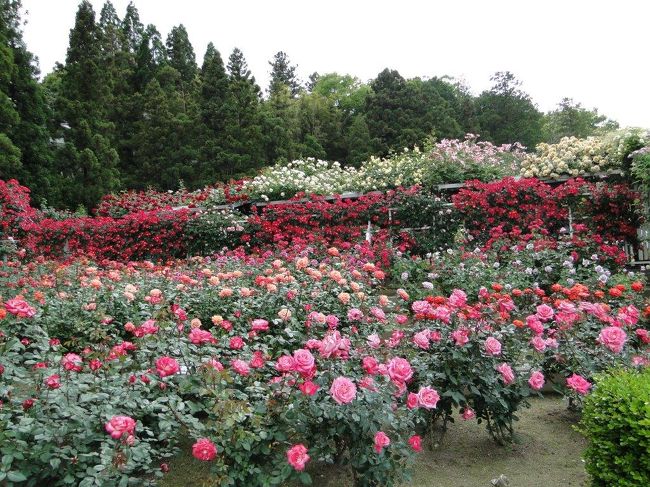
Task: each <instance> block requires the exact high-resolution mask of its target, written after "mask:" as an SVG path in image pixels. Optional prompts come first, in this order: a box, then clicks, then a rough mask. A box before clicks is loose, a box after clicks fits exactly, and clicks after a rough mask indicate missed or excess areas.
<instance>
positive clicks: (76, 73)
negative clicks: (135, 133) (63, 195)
mask: <svg viewBox="0 0 650 487" xmlns="http://www.w3.org/2000/svg"><path fill="white" fill-rule="evenodd" d="M103 61H104V58H103V53H102V32H101V30H100V28H99V26H98V24H96V23H95V12H94V10H93V8H92V5H91V4H90V2H88V1H83V2H82V3H81V4H80V5H79V9H78V11H77V15H76V18H75V25H74V27H73V28H72V30H71V31H70V45H69V47H68V52H67V56H66V64H65V68H64V70H63V72H62V73H61V87H60V89H61V91H60V97H59V99H58V107H57V108H58V110H59V117H60V120H61V122H62V123H61V128H62V130H61V131H60V135H62V138H63V141H64V146H63V148H61V149H60V150H59V151H58V155H57V156H58V157H57V161H58V165H59V168H58V169H59V170H60V171H61V174H62V175H63V177H64V179H65V182H66V184H67V185H69V187H70V188H71V189H70V191H69V192H68V193H67V194H68V197H67V202H68V204H69V205H70V206H72V207H74V206H77V205H84V206H85V207H87V208H91V207H93V206H95V205H96V204H97V202H98V201H99V199H100V198H101V197H102V195H104V194H106V193H108V192H110V191H112V190H114V189H117V187H118V185H119V180H118V175H119V173H118V169H117V167H118V161H119V159H118V154H117V152H116V151H115V149H114V148H113V147H112V146H111V143H110V141H111V138H112V136H114V132H113V131H114V125H113V124H112V123H110V121H109V119H108V115H109V104H110V100H111V93H110V88H111V85H110V78H109V73H107V71H106V70H105V69H104V67H103V65H102V63H103Z"/></svg>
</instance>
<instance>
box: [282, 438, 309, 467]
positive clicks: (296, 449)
mask: <svg viewBox="0 0 650 487" xmlns="http://www.w3.org/2000/svg"><path fill="white" fill-rule="evenodd" d="M307 451H308V450H307V447H305V445H303V444H300V443H299V444H297V445H293V446H292V447H291V448H289V450H287V461H288V462H289V465H291V466H292V467H293V468H295V469H296V470H297V471H298V472H302V471H303V470H304V469H305V465H306V464H307V462H308V461H309V455H307Z"/></svg>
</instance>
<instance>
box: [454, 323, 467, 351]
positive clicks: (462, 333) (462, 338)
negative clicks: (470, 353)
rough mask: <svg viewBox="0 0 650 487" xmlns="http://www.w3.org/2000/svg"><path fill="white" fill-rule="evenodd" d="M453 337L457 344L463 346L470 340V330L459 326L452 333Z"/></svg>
mask: <svg viewBox="0 0 650 487" xmlns="http://www.w3.org/2000/svg"><path fill="white" fill-rule="evenodd" d="M451 338H453V340H454V342H456V345H458V346H459V347H462V346H463V345H465V344H466V343H467V342H469V330H468V329H466V328H459V329H457V330H454V331H453V332H452V333H451Z"/></svg>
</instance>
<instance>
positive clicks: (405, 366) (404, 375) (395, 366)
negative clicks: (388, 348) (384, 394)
mask: <svg viewBox="0 0 650 487" xmlns="http://www.w3.org/2000/svg"><path fill="white" fill-rule="evenodd" d="M387 369H388V376H389V377H390V378H391V379H392V380H393V381H394V382H402V383H403V382H406V381H407V380H409V379H410V378H411V377H413V369H412V368H411V364H409V362H408V360H406V359H404V358H401V357H395V358H393V359H391V360H390V362H388V366H387Z"/></svg>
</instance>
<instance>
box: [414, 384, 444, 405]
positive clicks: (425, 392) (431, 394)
mask: <svg viewBox="0 0 650 487" xmlns="http://www.w3.org/2000/svg"><path fill="white" fill-rule="evenodd" d="M439 400H440V395H439V394H438V391H436V390H435V389H433V388H432V387H423V388H422V389H420V392H418V404H419V405H420V406H422V407H423V408H426V409H434V408H435V407H436V404H438V401H439Z"/></svg>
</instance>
